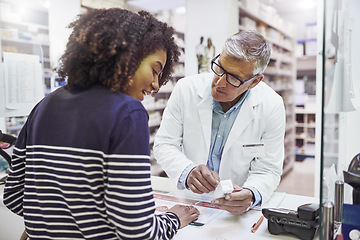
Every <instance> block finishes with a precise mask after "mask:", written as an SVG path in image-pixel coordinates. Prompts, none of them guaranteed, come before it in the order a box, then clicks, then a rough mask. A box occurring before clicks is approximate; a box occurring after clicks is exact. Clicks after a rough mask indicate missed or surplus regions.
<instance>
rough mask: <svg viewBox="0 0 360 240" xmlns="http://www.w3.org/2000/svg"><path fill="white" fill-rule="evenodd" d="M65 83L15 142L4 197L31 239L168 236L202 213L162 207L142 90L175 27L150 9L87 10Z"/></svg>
mask: <svg viewBox="0 0 360 240" xmlns="http://www.w3.org/2000/svg"><path fill="white" fill-rule="evenodd" d="M70 27H72V28H73V31H72V33H71V35H70V37H69V41H68V43H67V46H66V50H65V53H64V54H63V56H62V57H61V63H62V64H61V67H60V69H59V70H58V74H59V76H61V77H62V78H64V79H66V81H67V84H66V85H65V86H64V87H62V88H59V89H57V90H56V91H54V92H53V93H51V94H49V95H48V96H46V97H45V98H44V99H43V100H42V101H41V102H40V103H38V104H37V105H36V106H35V108H34V109H33V110H32V112H31V113H30V115H29V117H28V120H27V122H26V123H25V125H24V127H23V128H22V130H21V132H20V134H19V136H18V140H17V142H16V145H15V148H14V153H13V156H12V164H11V171H10V174H9V177H8V179H7V182H6V186H5V190H4V203H5V205H6V206H7V207H8V208H9V209H10V210H12V211H13V212H15V213H16V214H18V215H21V216H23V217H24V222H25V228H26V233H27V234H28V236H29V238H30V239H149V238H150V239H154V238H156V239H170V238H172V237H173V236H174V234H175V233H176V232H177V230H178V229H179V228H181V227H184V226H186V225H187V224H189V223H190V222H192V221H194V220H196V219H197V217H198V216H199V211H198V210H197V209H196V208H194V207H189V206H187V207H186V206H181V205H176V206H174V207H172V208H170V209H169V211H168V212H167V213H164V214H161V215H156V214H155V213H154V212H155V203H154V198H153V193H152V188H151V178H150V147H149V129H148V114H147V112H146V110H145V109H144V107H143V106H142V104H141V102H140V101H141V100H143V98H144V95H147V94H151V93H154V92H157V91H158V90H159V88H160V87H161V86H162V85H164V84H165V83H166V81H167V80H168V79H169V78H170V76H171V71H172V67H173V64H174V62H176V61H178V57H179V52H178V47H177V45H176V44H175V43H174V39H173V37H172V36H173V34H174V30H173V28H171V27H169V26H167V25H166V24H165V23H162V22H160V21H158V20H156V19H155V18H154V17H153V16H152V15H150V14H149V13H147V12H145V11H141V12H139V13H137V14H136V13H132V12H130V11H127V10H123V9H115V8H114V9H107V10H105V9H99V10H92V11H88V12H87V13H84V14H82V15H80V17H79V18H78V19H77V20H75V21H74V22H73V23H71V24H70Z"/></svg>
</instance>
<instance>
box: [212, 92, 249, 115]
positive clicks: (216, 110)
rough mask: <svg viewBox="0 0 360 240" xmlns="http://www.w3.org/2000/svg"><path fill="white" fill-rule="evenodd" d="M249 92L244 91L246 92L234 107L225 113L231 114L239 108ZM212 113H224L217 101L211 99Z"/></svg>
mask: <svg viewBox="0 0 360 240" xmlns="http://www.w3.org/2000/svg"><path fill="white" fill-rule="evenodd" d="M249 92H250V89H248V90H246V92H244V93H243V94H242V96H241V97H240V99H239V101H238V102H237V103H236V104H235V105H234V106H232V107H231V108H230V109H229V110H228V111H227V113H231V112H232V111H235V110H236V109H237V108H238V107H239V106H241V104H242V103H243V102H244V101H245V98H246V97H247V95H248V94H249ZM213 111H214V112H220V113H224V111H223V110H222V107H221V104H220V103H219V102H218V101H216V100H215V99H214V98H213Z"/></svg>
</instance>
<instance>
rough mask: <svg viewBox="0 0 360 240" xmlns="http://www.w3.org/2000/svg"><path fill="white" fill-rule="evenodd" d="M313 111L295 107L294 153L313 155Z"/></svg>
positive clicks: (302, 155)
mask: <svg viewBox="0 0 360 240" xmlns="http://www.w3.org/2000/svg"><path fill="white" fill-rule="evenodd" d="M315 125H316V124H315V111H309V110H306V109H301V108H296V155H299V156H301V157H314V156H315Z"/></svg>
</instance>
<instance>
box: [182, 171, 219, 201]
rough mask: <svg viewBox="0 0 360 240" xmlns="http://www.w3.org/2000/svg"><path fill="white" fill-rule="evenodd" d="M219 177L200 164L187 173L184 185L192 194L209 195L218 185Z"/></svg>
mask: <svg viewBox="0 0 360 240" xmlns="http://www.w3.org/2000/svg"><path fill="white" fill-rule="evenodd" d="M219 180H220V178H219V175H218V174H217V173H216V172H214V171H211V170H210V169H208V168H207V167H206V166H205V165H203V164H201V165H199V166H197V167H195V168H194V169H193V170H191V172H190V173H189V175H188V177H187V179H186V183H187V185H188V186H189V188H190V190H191V191H193V192H194V193H199V194H202V193H209V192H211V191H214V190H215V188H216V186H217V185H218V184H219Z"/></svg>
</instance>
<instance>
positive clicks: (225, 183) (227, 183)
mask: <svg viewBox="0 0 360 240" xmlns="http://www.w3.org/2000/svg"><path fill="white" fill-rule="evenodd" d="M233 190H234V187H233V184H232V181H231V180H230V179H228V180H222V181H220V183H219V185H218V186H217V187H216V189H215V191H214V197H215V198H222V197H224V196H225V194H227V193H232V191H233Z"/></svg>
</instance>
